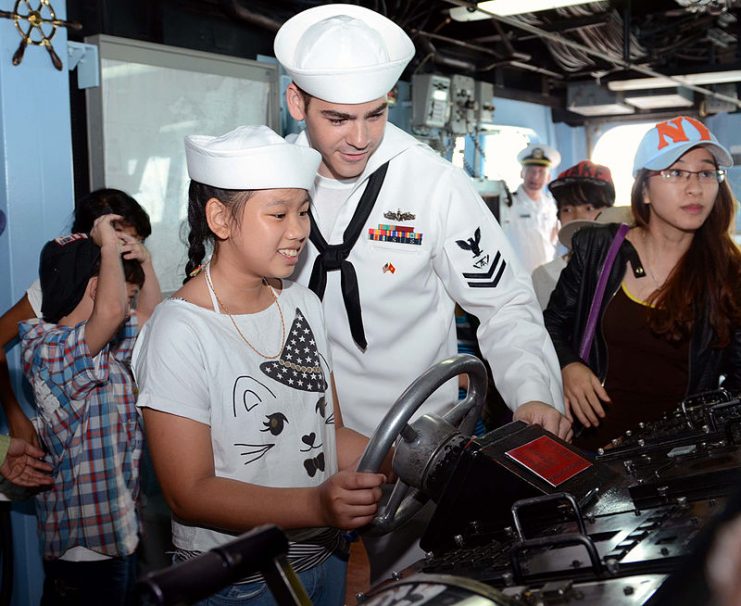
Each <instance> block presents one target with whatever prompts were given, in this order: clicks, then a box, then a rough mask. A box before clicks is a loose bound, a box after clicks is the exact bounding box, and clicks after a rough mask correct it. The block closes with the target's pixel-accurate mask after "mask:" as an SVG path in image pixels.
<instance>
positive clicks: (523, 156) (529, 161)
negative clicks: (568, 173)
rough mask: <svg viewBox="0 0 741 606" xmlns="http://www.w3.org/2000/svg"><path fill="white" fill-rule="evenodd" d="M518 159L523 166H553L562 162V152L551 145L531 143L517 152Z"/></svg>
mask: <svg viewBox="0 0 741 606" xmlns="http://www.w3.org/2000/svg"><path fill="white" fill-rule="evenodd" d="M517 161H518V162H519V163H520V164H522V165H523V166H546V167H551V166H557V165H558V164H560V163H561V154H559V153H558V152H557V151H556V150H555V149H553V148H552V147H551V146H550V145H543V144H542V143H530V145H528V146H527V147H526V148H525V149H523V150H522V151H521V152H520V153H519V154H517Z"/></svg>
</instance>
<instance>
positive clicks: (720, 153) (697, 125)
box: [633, 116, 733, 177]
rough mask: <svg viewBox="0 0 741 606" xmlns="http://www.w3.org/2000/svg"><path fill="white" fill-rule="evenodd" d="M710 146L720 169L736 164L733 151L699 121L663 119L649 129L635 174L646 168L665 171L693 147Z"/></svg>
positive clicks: (682, 117)
mask: <svg viewBox="0 0 741 606" xmlns="http://www.w3.org/2000/svg"><path fill="white" fill-rule="evenodd" d="M698 146H699V147H706V148H707V150H708V151H709V152H710V153H711V154H713V157H714V158H715V161H716V162H717V163H718V166H719V167H720V168H730V167H731V166H733V158H732V156H731V154H730V152H729V151H728V150H727V149H726V148H725V147H723V146H722V145H721V144H720V143H719V142H718V139H716V138H715V135H714V134H713V133H711V132H710V130H709V129H708V127H707V126H705V125H704V124H703V123H702V122H700V121H699V120H696V119H695V118H690V117H689V116H677V117H676V118H672V119H671V120H665V121H664V122H659V123H658V124H656V125H655V126H654V127H653V128H651V130H649V131H648V132H647V133H646V134H645V135H643V139H641V143H640V144H639V145H638V151H637V152H636V155H635V159H634V161H633V176H634V177H635V176H636V175H637V174H638V171H640V170H641V169H643V168H646V169H648V170H662V169H664V168H667V167H668V166H671V165H672V164H674V162H676V161H677V160H678V159H679V158H680V157H682V156H683V155H684V154H685V153H686V152H688V151H689V150H690V149H692V148H693V147H698Z"/></svg>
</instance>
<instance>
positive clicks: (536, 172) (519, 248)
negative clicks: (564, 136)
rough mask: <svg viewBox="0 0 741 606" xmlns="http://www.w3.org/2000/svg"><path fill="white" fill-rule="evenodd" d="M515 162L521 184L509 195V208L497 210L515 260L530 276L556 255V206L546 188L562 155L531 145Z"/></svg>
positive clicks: (505, 206)
mask: <svg viewBox="0 0 741 606" xmlns="http://www.w3.org/2000/svg"><path fill="white" fill-rule="evenodd" d="M517 160H518V161H519V162H520V164H522V173H521V174H522V183H521V184H520V186H519V187H518V188H517V190H516V191H515V192H514V193H513V194H512V205H511V206H509V205H503V206H502V208H501V209H500V222H501V224H502V229H503V230H504V233H505V234H506V235H507V237H508V238H509V241H510V244H512V247H513V248H514V249H515V254H516V255H517V258H518V259H519V260H520V262H521V263H522V265H524V267H525V269H526V270H527V271H529V272H532V271H533V270H534V269H535V268H536V267H538V266H540V265H543V264H544V263H548V262H549V261H551V260H553V258H554V256H555V253H556V245H557V243H558V218H557V217H556V202H555V200H554V199H553V196H551V194H550V192H549V191H548V190H547V189H546V187H545V186H546V184H547V183H548V182H549V181H550V180H551V168H552V167H553V166H555V165H557V164H558V163H559V162H560V161H561V155H560V154H559V153H558V152H557V151H556V150H555V149H553V148H552V147H549V146H548V145H542V144H540V143H531V144H530V145H528V146H527V147H526V148H525V149H523V150H522V151H521V152H520V153H519V154H518V155H517Z"/></svg>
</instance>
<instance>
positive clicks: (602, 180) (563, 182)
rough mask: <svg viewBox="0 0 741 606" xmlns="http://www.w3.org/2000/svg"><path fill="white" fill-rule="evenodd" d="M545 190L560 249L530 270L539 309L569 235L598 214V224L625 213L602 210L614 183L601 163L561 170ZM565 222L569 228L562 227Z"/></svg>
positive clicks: (555, 275)
mask: <svg viewBox="0 0 741 606" xmlns="http://www.w3.org/2000/svg"><path fill="white" fill-rule="evenodd" d="M548 190H549V191H550V192H551V194H552V195H553V198H554V199H555V201H556V208H557V213H556V216H557V217H558V221H559V223H560V225H561V229H560V230H559V232H558V240H559V242H560V245H561V246H560V247H559V249H561V250H559V251H558V254H556V257H555V259H553V260H552V261H549V262H548V263H544V264H543V265H540V266H539V267H536V268H535V269H534V270H533V274H532V278H533V287H534V288H535V295H536V297H537V298H538V303H540V308H541V309H545V308H546V306H547V305H548V299H549V298H550V296H551V293H552V292H553V289H554V288H555V287H556V282H558V277H559V276H560V275H561V271H562V270H563V268H564V267H566V260H567V259H568V256H569V249H570V248H571V246H570V244H571V235H572V234H573V233H574V231H576V229H578V228H579V227H583V226H584V225H587V224H589V223H592V222H593V221H595V220H597V218H598V217H599V222H600V223H612V222H615V221H617V222H620V220H621V218H622V217H623V216H625V215H624V214H623V213H620V212H618V213H614V214H613V213H612V212H604V211H606V210H607V209H610V208H612V206H613V204H615V186H614V185H613V183H612V174H611V173H610V169H609V168H607V167H606V166H602V165H601V164H595V163H593V162H590V161H589V160H582V161H581V162H579V163H578V164H576V165H574V166H572V167H570V168H567V169H566V170H565V171H563V172H562V173H561V174H560V175H558V179H554V180H553V181H551V182H550V183H549V184H548ZM629 215H630V213H627V216H628V217H629ZM567 225H571V227H566V226H567ZM561 247H565V249H562V248H561ZM564 250H565V252H564Z"/></svg>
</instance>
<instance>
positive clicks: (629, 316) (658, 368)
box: [545, 116, 741, 450]
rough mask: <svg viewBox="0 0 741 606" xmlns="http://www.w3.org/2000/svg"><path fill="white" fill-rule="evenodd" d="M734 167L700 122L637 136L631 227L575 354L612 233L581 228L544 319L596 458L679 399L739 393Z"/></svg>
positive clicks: (740, 317) (740, 259) (677, 121)
mask: <svg viewBox="0 0 741 606" xmlns="http://www.w3.org/2000/svg"><path fill="white" fill-rule="evenodd" d="M732 163H733V161H732V159H731V155H730V154H729V153H728V151H727V150H726V149H725V148H724V147H723V146H722V145H720V143H718V140H717V139H716V138H715V136H714V135H713V134H712V133H711V132H710V131H709V130H708V129H707V128H706V127H705V126H704V125H703V124H702V123H701V122H699V121H697V120H695V119H693V118H687V117H685V116H679V117H677V118H674V119H672V120H667V121H666V122H660V123H659V124H657V125H656V126H655V127H654V128H652V129H651V130H649V131H648V132H647V133H646V135H645V136H644V138H643V140H642V141H641V144H640V146H639V148H638V152H637V154H636V158H635V162H634V169H633V173H634V176H635V183H634V185H633V192H632V196H631V206H632V211H633V216H634V219H635V223H636V227H634V228H632V229H631V230H630V231H629V232H628V234H627V236H626V239H625V240H624V241H623V242H622V245H621V247H620V250H619V252H618V255H617V257H616V259H615V263H614V264H613V266H612V270H611V271H610V273H609V279H608V281H607V288H606V289H605V297H604V300H603V302H602V305H601V307H600V310H599V321H598V323H597V332H596V335H595V340H594V343H593V345H592V347H591V350H590V352H589V355H588V356H586V359H584V360H582V359H580V358H579V355H578V354H577V351H578V349H579V343H580V342H581V337H582V334H583V333H584V330H585V324H586V321H587V315H588V313H589V307H590V304H591V301H592V298H593V296H594V291H595V285H596V283H597V280H598V276H599V274H600V269H601V266H602V263H603V260H604V259H605V257H606V254H607V250H608V248H609V247H610V244H611V242H612V239H613V237H614V235H615V233H616V231H617V226H616V225H612V226H606V227H599V228H585V229H583V230H581V231H580V232H578V233H577V234H576V235H575V236H574V239H573V256H572V258H571V260H570V261H569V264H568V266H567V267H566V269H564V271H563V273H562V274H561V277H560V279H559V282H558V285H557V286H556V290H555V291H554V293H553V296H552V297H551V300H550V303H549V304H548V308H547V309H546V311H545V323H546V327H547V328H548V332H549V333H550V335H551V338H552V339H553V342H554V344H555V346H556V351H557V353H558V357H559V360H560V362H561V371H562V374H563V383H564V393H565V396H566V402H567V410H569V411H570V412H571V414H572V415H573V416H574V417H576V418H577V419H578V420H579V421H580V422H581V424H582V425H583V426H584V427H585V428H586V430H585V431H584V432H583V433H582V434H581V436H579V437H577V438H575V439H574V443H576V444H577V445H579V446H582V447H583V448H586V449H589V450H596V449H597V448H599V447H601V446H605V445H607V444H609V443H610V441H611V440H612V439H614V438H617V437H619V436H620V435H622V434H623V433H624V432H625V431H626V430H628V429H631V428H632V427H635V426H637V425H638V422H640V421H652V420H655V419H658V418H660V417H661V416H662V415H663V414H664V413H665V412H668V411H670V410H672V409H674V408H675V407H676V406H677V405H678V404H679V402H680V400H682V399H683V398H684V397H686V396H687V395H690V394H694V393H698V392H700V391H705V390H710V389H716V388H717V387H718V385H719V382H720V380H721V378H722V377H725V381H724V382H723V386H724V387H726V388H728V389H732V390H736V389H741V252H740V251H739V248H738V246H737V245H736V244H735V243H734V242H733V240H732V238H731V235H730V234H731V226H732V224H733V218H734V213H735V204H736V203H735V200H734V198H733V194H732V193H731V190H730V188H729V186H728V183H727V182H726V181H725V179H724V177H725V171H724V170H723V169H725V168H727V167H730V166H731V165H732Z"/></svg>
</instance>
